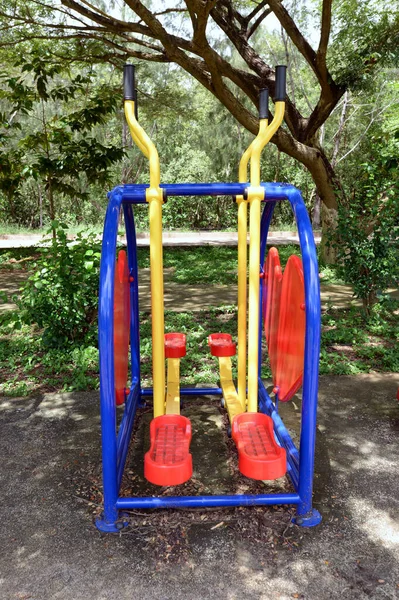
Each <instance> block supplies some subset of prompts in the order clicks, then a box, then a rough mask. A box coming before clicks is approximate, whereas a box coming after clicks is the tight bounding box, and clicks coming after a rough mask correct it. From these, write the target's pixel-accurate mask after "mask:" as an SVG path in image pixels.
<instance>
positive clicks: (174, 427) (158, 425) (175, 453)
mask: <svg viewBox="0 0 399 600" xmlns="http://www.w3.org/2000/svg"><path fill="white" fill-rule="evenodd" d="M150 439H151V446H150V449H149V451H148V452H147V453H146V454H145V456H144V477H145V478H146V479H147V480H148V481H149V482H150V483H154V484H155V485H163V486H167V485H179V484H180V483H184V482H185V481H188V480H189V479H190V477H191V475H192V474H193V460H192V456H191V454H190V453H189V448H190V442H191V423H190V420H189V419H187V417H183V416H181V415H161V416H160V417H155V419H153V420H152V421H151V424H150Z"/></svg>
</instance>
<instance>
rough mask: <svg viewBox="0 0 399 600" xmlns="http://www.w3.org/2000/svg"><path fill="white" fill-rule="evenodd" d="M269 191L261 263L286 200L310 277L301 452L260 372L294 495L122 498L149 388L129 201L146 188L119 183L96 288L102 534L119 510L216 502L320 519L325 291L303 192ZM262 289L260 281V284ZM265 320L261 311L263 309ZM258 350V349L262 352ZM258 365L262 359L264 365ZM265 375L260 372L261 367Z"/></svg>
mask: <svg viewBox="0 0 399 600" xmlns="http://www.w3.org/2000/svg"><path fill="white" fill-rule="evenodd" d="M262 186H263V187H264V189H265V209H264V212H263V215H262V223H261V247H260V268H262V265H263V262H264V256H265V251H266V243H267V235H268V230H269V226H270V221H271V218H272V215H273V210H274V207H275V204H276V202H277V201H281V200H288V201H289V202H290V204H291V207H292V209H293V212H294V216H295V220H296V223H297V227H298V233H299V241H300V247H301V252H302V262H303V269H304V279H305V303H306V339H305V364H304V377H303V394H302V416H301V435H300V445H299V450H298V449H297V448H296V446H295V444H294V442H293V440H292V438H291V436H290V434H289V432H288V430H287V429H286V427H285V425H284V423H283V421H282V420H281V418H280V416H279V414H278V412H277V408H276V405H275V404H274V403H273V402H272V400H271V398H270V397H269V395H268V393H267V391H266V388H265V387H264V385H263V382H262V381H261V378H260V377H259V410H260V411H261V412H264V413H265V414H268V415H270V416H271V418H272V419H273V422H274V428H275V435H276V437H277V439H278V441H279V443H280V444H281V446H283V447H284V448H285V449H286V451H287V472H288V475H289V477H290V479H291V481H292V484H293V486H294V489H295V493H292V494H260V495H236V496H223V495H215V496H186V497H181V496H178V497H158V498H157V497H137V498H126V497H119V490H120V485H121V480H122V475H123V469H124V466H125V461H126V456H127V451H128V447H129V443H130V438H131V432H132V428H133V423H134V418H135V414H136V410H137V407H138V406H139V405H140V402H141V401H142V400H144V399H145V398H146V397H148V396H151V395H152V390H151V389H142V388H141V385H140V338H139V300H138V270H137V254H136V233H135V226H134V217H133V210H132V204H142V203H145V201H146V199H145V190H146V188H147V187H148V186H146V185H125V186H119V187H117V188H115V189H114V190H113V191H112V192H110V193H109V194H108V197H109V205H108V209H107V213H106V217H105V223H104V233H103V242H102V255H101V268H100V293H99V350H100V404H101V437H102V459H103V484H104V512H103V515H102V517H101V518H100V519H98V520H97V521H96V525H97V527H98V529H100V530H101V531H119V529H120V527H121V526H123V525H122V524H121V522H120V520H119V518H120V514H121V513H120V511H122V510H126V509H140V508H142V509H148V508H178V507H191V508H194V507H217V506H253V505H258V506H259V505H273V504H291V505H296V507H297V508H296V517H295V522H296V523H297V524H298V525H302V526H306V527H312V526H314V525H317V524H318V523H319V522H320V521H321V516H320V514H319V513H318V511H317V510H315V509H314V508H313V507H312V493H313V469H314V453H315V439H316V414H317V391H318V361H319V351H320V329H321V327H320V288H319V275H318V265H317V255H316V246H315V243H314V239H313V232H312V227H311V223H310V220H309V216H308V213H307V210H306V207H305V204H304V202H303V199H302V196H301V194H300V192H299V190H297V189H296V188H295V187H293V186H291V185H286V184H281V183H262ZM161 187H162V188H163V189H164V190H165V192H164V194H165V197H171V196H218V195H232V196H235V195H243V194H245V191H246V188H247V187H248V184H245V183H244V184H243V183H203V184H190V183H184V184H170V185H169V184H167V185H162V186H161ZM121 207H123V211H124V218H125V226H126V237H127V252H128V264H129V272H130V275H131V279H132V281H131V288H130V293H131V296H130V297H131V329H130V350H131V387H130V390H127V393H126V402H125V409H124V413H123V416H122V420H121V423H120V425H119V429H118V430H117V426H116V422H117V421H116V406H115V392H114V360H113V356H114V347H113V337H114V335H113V333H114V332H113V329H114V326H113V302H114V273H115V254H116V247H117V231H118V219H119V213H120V210H121ZM261 287H262V286H261ZM261 317H262V313H261ZM262 328H263V323H262V318H261V319H260V327H259V344H261V340H262ZM259 355H260V353H259ZM259 368H260V364H259ZM259 374H260V370H259ZM221 394H222V390H221V389H220V388H182V389H181V395H182V396H183V395H187V396H199V395H216V396H220V395H221Z"/></svg>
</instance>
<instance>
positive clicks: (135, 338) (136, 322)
mask: <svg viewBox="0 0 399 600" xmlns="http://www.w3.org/2000/svg"><path fill="white" fill-rule="evenodd" d="M123 213H124V217H125V228H126V241H127V257H128V263H129V275H130V276H131V277H133V281H132V282H130V306H131V311H130V314H131V319H130V356H131V380H132V387H133V383H134V382H136V381H140V313H139V283H138V268H137V244H136V228H135V225H134V216H133V209H132V206H131V205H130V204H124V205H123Z"/></svg>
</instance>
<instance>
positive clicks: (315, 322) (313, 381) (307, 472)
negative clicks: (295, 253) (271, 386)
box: [287, 186, 321, 527]
mask: <svg viewBox="0 0 399 600" xmlns="http://www.w3.org/2000/svg"><path fill="white" fill-rule="evenodd" d="M287 197H288V199H289V201H290V203H291V206H292V209H293V211H294V215H295V220H296V223H297V227H298V234H299V242H300V246H301V253H302V264H303V272H304V280H305V304H306V308H305V314H306V333H305V363H304V373H303V392H302V415H301V438H300V445H299V457H300V461H299V488H298V493H299V496H300V498H301V502H300V504H299V505H298V507H297V515H296V518H295V522H296V523H297V524H298V525H301V526H304V527H312V526H314V525H318V523H320V521H321V515H320V513H319V512H318V511H317V510H316V509H314V508H312V494H313V474H314V457H315V443H316V426H317V394H318V381H319V353H320V333H321V308H320V281H319V269H318V263H317V253H316V245H315V242H314V238H313V231H312V226H311V223H310V219H309V215H308V212H307V210H306V207H305V203H304V201H303V199H302V196H301V194H300V192H299V191H298V190H297V189H296V188H294V187H292V186H290V187H289V188H288V189H287Z"/></svg>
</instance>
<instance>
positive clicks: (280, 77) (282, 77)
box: [274, 65, 287, 102]
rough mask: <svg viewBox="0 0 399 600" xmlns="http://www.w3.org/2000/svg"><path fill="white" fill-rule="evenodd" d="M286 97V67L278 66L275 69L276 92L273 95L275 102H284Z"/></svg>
mask: <svg viewBox="0 0 399 600" xmlns="http://www.w3.org/2000/svg"><path fill="white" fill-rule="evenodd" d="M286 96H287V67H286V66H285V65H278V66H277V67H276V91H275V94H274V101H275V102H285V99H286Z"/></svg>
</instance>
